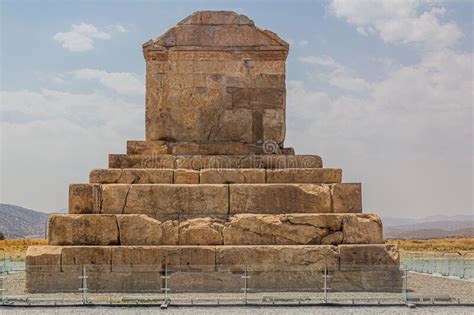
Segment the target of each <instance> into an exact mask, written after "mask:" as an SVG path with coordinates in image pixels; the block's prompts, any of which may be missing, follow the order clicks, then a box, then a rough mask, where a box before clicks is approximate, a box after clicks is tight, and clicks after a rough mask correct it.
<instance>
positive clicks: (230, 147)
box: [171, 142, 261, 155]
mask: <svg viewBox="0 0 474 315" xmlns="http://www.w3.org/2000/svg"><path fill="white" fill-rule="evenodd" d="M171 146H172V151H171V152H172V153H173V154H176V155H247V154H252V153H253V154H258V153H261V148H260V146H255V145H249V144H245V143H241V142H224V143H221V142H215V143H191V142H178V143H175V144H172V145H171Z"/></svg>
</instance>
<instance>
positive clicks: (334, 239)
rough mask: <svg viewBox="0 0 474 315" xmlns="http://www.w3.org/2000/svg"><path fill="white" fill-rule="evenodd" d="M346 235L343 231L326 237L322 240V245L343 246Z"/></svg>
mask: <svg viewBox="0 0 474 315" xmlns="http://www.w3.org/2000/svg"><path fill="white" fill-rule="evenodd" d="M343 239H344V234H343V233H342V232H341V231H336V232H334V233H331V234H329V235H326V236H325V237H323V238H322V239H321V244H322V245H339V244H342V241H343Z"/></svg>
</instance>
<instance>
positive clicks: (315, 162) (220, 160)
mask: <svg viewBox="0 0 474 315" xmlns="http://www.w3.org/2000/svg"><path fill="white" fill-rule="evenodd" d="M290 153H291V152H290ZM322 165H323V164H322V160H321V158H320V157H319V156H317V155H291V154H290V155H190V156H187V155H181V156H175V155H124V154H110V155H109V167H110V168H186V169H194V170H200V169H203V168H266V169H286V168H321V167H322Z"/></svg>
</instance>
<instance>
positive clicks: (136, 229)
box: [117, 214, 178, 245]
mask: <svg viewBox="0 0 474 315" xmlns="http://www.w3.org/2000/svg"><path fill="white" fill-rule="evenodd" d="M117 222H118V228H119V231H120V244H121V245H176V244H178V221H175V220H169V221H165V222H161V221H159V220H156V219H153V218H150V217H149V216H146V215H143V214H141V215H136V214H130V215H118V216H117Z"/></svg>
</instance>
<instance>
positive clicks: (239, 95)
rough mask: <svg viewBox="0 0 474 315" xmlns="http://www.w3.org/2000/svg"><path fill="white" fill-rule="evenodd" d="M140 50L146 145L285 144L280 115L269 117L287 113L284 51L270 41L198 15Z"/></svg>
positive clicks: (236, 23) (217, 16) (228, 16)
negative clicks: (143, 71)
mask: <svg viewBox="0 0 474 315" xmlns="http://www.w3.org/2000/svg"><path fill="white" fill-rule="evenodd" d="M242 21H244V23H242ZM216 23H217V24H216ZM143 47H144V49H143V50H144V56H145V59H146V65H147V67H146V70H147V71H146V72H147V75H146V139H147V140H172V141H177V142H179V141H190V142H225V141H238V142H245V143H253V144H257V143H260V142H261V141H263V140H264V139H267V138H268V139H270V138H271V140H274V141H277V142H278V143H279V144H282V143H283V140H284V128H285V125H284V124H285V116H284V111H280V112H271V110H273V109H275V108H280V109H284V107H285V97H284V95H285V81H284V75H285V67H284V61H285V59H286V56H287V54H288V44H287V43H285V42H284V41H283V40H281V39H280V38H279V37H278V36H277V35H276V34H274V33H271V32H269V31H264V30H260V29H258V28H256V27H255V26H254V24H253V22H250V20H249V19H248V18H247V17H245V16H242V15H238V14H235V13H232V12H207V13H205V12H203V13H202V14H201V13H198V14H197V15H196V16H190V17H189V18H187V19H185V20H183V22H182V23H181V24H178V25H177V26H175V27H173V28H171V29H170V30H169V31H168V32H166V33H165V34H163V35H162V36H161V37H159V38H157V39H154V40H151V41H149V42H147V43H145V44H144V46H143ZM170 48H172V49H170ZM260 62H264V63H265V64H262V65H260ZM281 64H283V66H282V65H281ZM268 109H270V111H268V112H265V111H266V110H268ZM265 137H267V138H265ZM245 154H247V153H245Z"/></svg>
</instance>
